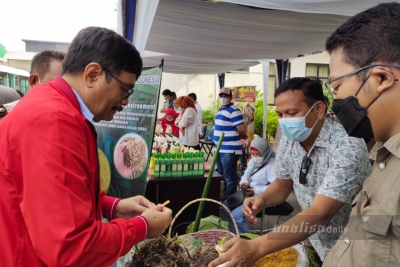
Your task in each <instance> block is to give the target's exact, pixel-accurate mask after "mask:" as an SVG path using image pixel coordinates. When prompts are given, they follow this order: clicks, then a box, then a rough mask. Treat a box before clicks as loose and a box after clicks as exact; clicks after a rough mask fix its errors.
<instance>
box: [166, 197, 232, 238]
mask: <svg viewBox="0 0 400 267" xmlns="http://www.w3.org/2000/svg"><path fill="white" fill-rule="evenodd" d="M200 201H209V202H213V203H215V204H218V205H220V206H221V207H223V208H224V209H225V210H226V211H227V212H228V214H229V216H230V217H231V220H232V222H233V226H234V227H235V231H236V235H237V236H238V237H239V229H238V226H237V224H236V221H235V218H234V217H233V214H232V212H231V211H230V209H229V208H227V207H226V206H225V205H224V204H222V203H221V202H219V201H216V200H214V199H211V198H198V199H195V200H192V201H190V202H189V203H187V204H186V205H185V206H183V208H181V210H180V211H179V212H178V213H177V214H176V215H175V217H174V219H173V220H172V222H171V224H170V226H169V230H168V235H169V236H171V234H172V226H173V225H174V223H175V221H176V219H178V217H179V215H181V214H182V212H183V211H184V210H185V209H186V208H187V207H189V206H190V205H192V204H193V203H196V202H200Z"/></svg>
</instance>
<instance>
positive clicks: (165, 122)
mask: <svg viewBox="0 0 400 267" xmlns="http://www.w3.org/2000/svg"><path fill="white" fill-rule="evenodd" d="M178 117H179V113H176V112H175V110H174V109H173V108H167V110H166V111H165V116H164V118H162V120H161V127H162V129H163V132H164V134H166V133H167V128H168V126H170V127H171V133H169V134H172V135H175V136H179V127H178V126H176V124H175V120H176V118H178Z"/></svg>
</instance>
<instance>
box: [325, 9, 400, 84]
mask: <svg viewBox="0 0 400 267" xmlns="http://www.w3.org/2000/svg"><path fill="white" fill-rule="evenodd" d="M399 14H400V4H399V3H394V2H393V3H384V4H379V5H377V6H375V7H372V8H370V9H367V10H365V11H363V12H361V13H359V14H357V15H355V16H354V17H352V18H350V19H349V20H348V21H347V22H345V23H344V24H342V25H341V26H340V27H339V28H338V29H337V30H336V31H335V32H334V33H333V34H332V35H331V36H330V37H329V38H328V39H327V40H326V44H325V47H326V50H327V51H328V53H329V54H331V53H332V52H333V51H334V50H335V49H338V48H343V52H344V55H345V60H346V62H347V63H348V64H350V65H352V66H354V67H355V68H361V67H364V66H368V65H370V64H372V63H399V62H400V15H399ZM365 75H366V72H364V71H362V72H360V74H359V75H358V78H359V79H363V78H364V77H365Z"/></svg>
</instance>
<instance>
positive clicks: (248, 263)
mask: <svg viewBox="0 0 400 267" xmlns="http://www.w3.org/2000/svg"><path fill="white" fill-rule="evenodd" d="M258 247H259V246H258V245H256V242H254V240H251V241H247V240H243V239H240V238H238V237H235V238H233V239H231V240H229V241H228V242H226V243H225V245H224V246H223V250H220V252H221V253H222V254H220V256H219V257H218V258H217V259H215V260H213V261H212V262H210V263H209V264H208V267H215V266H218V265H219V264H222V263H225V262H227V263H226V265H225V266H224V267H252V266H253V265H254V263H256V262H257V260H258V259H259V258H261V257H262V256H263V255H262V254H261V253H260V251H259V249H258ZM243 248H246V249H243Z"/></svg>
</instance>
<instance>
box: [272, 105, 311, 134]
mask: <svg viewBox="0 0 400 267" xmlns="http://www.w3.org/2000/svg"><path fill="white" fill-rule="evenodd" d="M315 104H316V103H314V105H313V106H312V107H311V108H310V109H309V110H308V112H307V114H306V115H305V116H303V117H294V118H282V119H279V125H280V126H281V128H282V133H283V134H284V135H285V136H286V137H287V138H288V139H289V140H291V141H293V142H303V141H304V140H306V139H307V138H308V137H309V136H310V134H311V131H312V129H313V128H314V126H315V124H317V122H318V119H317V120H316V121H315V123H314V125H313V127H311V128H307V126H306V117H307V115H308V113H310V111H311V109H312V108H313V107H314V106H315Z"/></svg>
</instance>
